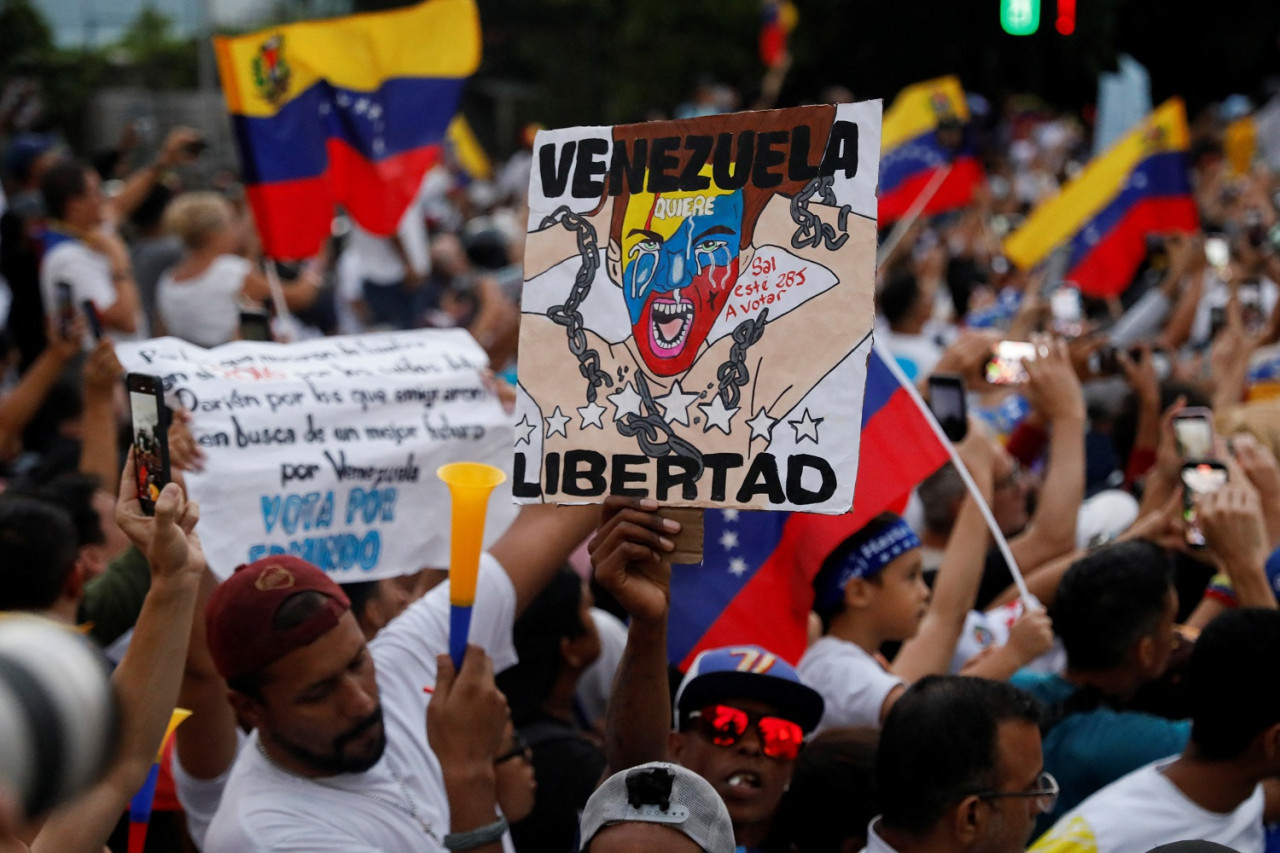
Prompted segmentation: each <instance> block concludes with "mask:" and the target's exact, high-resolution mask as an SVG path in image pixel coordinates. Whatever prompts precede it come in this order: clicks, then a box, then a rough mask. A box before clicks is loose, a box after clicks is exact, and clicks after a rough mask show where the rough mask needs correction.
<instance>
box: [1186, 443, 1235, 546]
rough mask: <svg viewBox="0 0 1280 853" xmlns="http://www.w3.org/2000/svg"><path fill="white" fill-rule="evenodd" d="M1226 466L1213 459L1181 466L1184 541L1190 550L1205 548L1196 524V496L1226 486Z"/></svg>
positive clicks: (1202, 534)
mask: <svg viewBox="0 0 1280 853" xmlns="http://www.w3.org/2000/svg"><path fill="white" fill-rule="evenodd" d="M1226 482H1227V466H1226V465H1224V464H1222V463H1221V462H1218V461H1217V460H1213V459H1206V460H1201V461H1199V462H1188V463H1186V464H1185V465H1183V466H1182V520H1183V521H1184V522H1186V531H1185V536H1186V541H1187V544H1188V545H1190V546H1191V547H1192V548H1203V547H1204V546H1205V538H1204V532H1203V531H1202V530H1201V529H1200V526H1199V525H1198V524H1197V523H1196V496H1197V495H1207V494H1211V493H1213V492H1216V491H1217V490H1218V489H1220V488H1222V487H1223V486H1224V485H1226Z"/></svg>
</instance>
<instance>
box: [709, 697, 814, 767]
mask: <svg viewBox="0 0 1280 853" xmlns="http://www.w3.org/2000/svg"><path fill="white" fill-rule="evenodd" d="M689 719H690V720H697V721H698V726H699V729H700V730H701V732H702V735H703V737H705V738H706V739H707V740H709V741H711V742H712V743H713V744H715V745H716V746H733V745H734V744H735V743H737V742H738V741H740V740H742V736H743V735H745V734H746V733H747V727H748V726H755V729H756V734H757V735H758V736H759V738H760V750H761V752H763V753H764V754H765V755H767V756H769V757H770V758H777V759H781V760H782V761H794V760H795V758H796V756H797V755H799V754H800V744H801V743H802V742H803V741H804V729H802V728H800V726H799V725H798V724H797V723H794V722H792V721H791V720H785V719H783V718H782V717H775V716H772V715H769V714H756V713H753V712H751V711H744V710H743V709H742V708H735V707H733V706H732V705H708V706H706V707H705V708H702V709H701V710H698V711H693V712H691V713H690V714H689Z"/></svg>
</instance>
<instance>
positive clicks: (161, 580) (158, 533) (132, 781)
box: [31, 457, 205, 853]
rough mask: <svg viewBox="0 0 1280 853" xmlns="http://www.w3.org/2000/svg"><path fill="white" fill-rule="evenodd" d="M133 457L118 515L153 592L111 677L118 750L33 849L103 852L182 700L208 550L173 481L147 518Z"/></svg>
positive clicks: (52, 819)
mask: <svg viewBox="0 0 1280 853" xmlns="http://www.w3.org/2000/svg"><path fill="white" fill-rule="evenodd" d="M133 478H134V470H133V459H132V457H131V458H130V460H129V462H128V463H127V464H126V465H125V471H124V476H123V477H122V478H121V480H120V496H119V500H118V503H117V504H116V521H117V522H118V523H119V524H120V527H121V529H122V530H124V531H125V533H126V534H128V536H129V538H130V539H131V540H132V541H133V542H134V544H135V545H137V546H138V547H139V548H140V549H141V550H142V551H143V553H145V554H146V555H147V562H148V563H149V564H150V566H151V591H150V592H149V593H147V598H146V601H145V602H144V603H143V605H142V613H141V614H140V615H139V616H138V623H137V625H136V626H135V628H134V632H133V639H132V641H131V642H130V644H129V651H128V652H126V653H125V656H124V660H122V661H121V662H120V665H119V666H118V667H116V671H115V674H114V675H113V676H112V681H113V682H114V684H115V687H116V692H117V694H118V696H119V697H120V706H121V719H122V721H123V723H122V727H121V738H120V744H119V751H118V752H117V755H116V758H115V760H114V762H113V763H112V765H111V767H110V768H109V769H108V771H107V775H106V777H105V778H104V779H103V780H102V781H101V782H99V783H98V784H97V785H95V786H94V787H93V788H91V789H90V790H89V792H88V793H87V794H85V795H84V796H82V797H80V798H78V799H76V800H73V801H72V802H70V803H68V804H67V805H65V806H63V807H61V808H59V809H56V810H55V811H54V812H53V813H52V814H51V815H50V816H49V819H48V820H47V821H46V822H45V825H44V828H43V829H42V830H41V831H40V834H39V835H38V836H36V839H35V841H34V842H33V843H32V845H31V849H32V851H34V852H35V853H41V851H50V853H53V851H57V853H79V851H84V853H100V851H101V850H102V847H103V845H104V844H105V843H106V841H107V836H108V835H110V834H111V830H112V829H113V828H114V827H115V825H116V822H117V821H118V820H119V818H120V813H121V812H122V811H123V810H124V809H125V807H126V806H127V805H128V803H129V799H130V798H131V797H132V796H133V795H134V793H135V792H137V790H138V788H139V787H140V786H141V785H142V782H143V780H144V779H145V778H146V776H147V773H148V772H149V771H150V769H151V765H152V763H153V762H154V761H155V757H156V753H157V751H158V750H159V748H160V743H161V740H162V739H163V737H164V732H165V728H166V727H167V725H168V722H169V716H170V714H172V712H173V708H174V704H175V703H176V701H177V698H178V685H179V683H180V681H181V678H182V667H183V658H184V657H185V654H186V643H187V634H188V632H189V631H190V630H191V617H192V614H193V612H194V610H195V603H196V596H197V593H198V590H199V586H200V576H201V574H202V573H203V572H204V568H205V562H204V553H203V551H202V550H201V548H200V540H199V539H198V538H197V537H196V535H195V533H194V532H193V531H194V528H195V525H196V521H197V520H198V518H199V515H200V510H199V507H198V506H197V505H196V504H195V503H194V502H190V501H187V499H186V496H185V495H184V494H183V491H182V487H181V486H179V485H178V484H177V483H170V484H168V485H167V486H165V488H164V491H162V492H161V493H160V498H159V500H157V501H156V507H155V516H154V517H151V516H146V515H143V513H142V508H141V506H139V504H138V498H137V495H136V493H135V487H134V480H133Z"/></svg>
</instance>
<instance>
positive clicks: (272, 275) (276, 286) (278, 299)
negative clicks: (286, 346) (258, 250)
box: [262, 258, 294, 343]
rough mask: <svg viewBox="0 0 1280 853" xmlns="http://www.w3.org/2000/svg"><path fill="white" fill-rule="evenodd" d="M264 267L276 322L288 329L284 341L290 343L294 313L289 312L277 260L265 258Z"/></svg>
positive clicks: (282, 327)
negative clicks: (277, 270)
mask: <svg viewBox="0 0 1280 853" xmlns="http://www.w3.org/2000/svg"><path fill="white" fill-rule="evenodd" d="M262 266H263V269H265V270H266V274H267V289H268V290H269V291H271V307H272V308H273V309H275V312H276V324H277V325H278V326H279V327H280V328H281V329H284V330H286V334H285V335H283V337H285V338H287V340H284V341H282V343H289V340H291V339H292V330H293V328H294V326H293V315H292V314H290V313H289V306H288V305H287V304H285V301H284V288H283V287H282V286H281V285H280V276H279V275H277V274H276V265H275V262H274V261H272V260H271V259H270V258H264V259H263V261H262Z"/></svg>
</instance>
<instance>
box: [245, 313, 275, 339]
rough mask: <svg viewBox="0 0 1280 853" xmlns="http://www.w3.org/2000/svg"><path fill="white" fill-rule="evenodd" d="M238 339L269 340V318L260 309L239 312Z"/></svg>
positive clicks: (270, 337)
mask: <svg viewBox="0 0 1280 853" xmlns="http://www.w3.org/2000/svg"><path fill="white" fill-rule="evenodd" d="M240 340H242V341H270V340H272V336H271V318H270V317H268V316H267V315H266V314H265V313H264V312H262V311H241V312H240Z"/></svg>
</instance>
